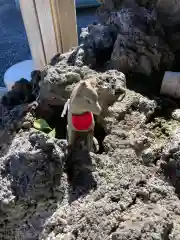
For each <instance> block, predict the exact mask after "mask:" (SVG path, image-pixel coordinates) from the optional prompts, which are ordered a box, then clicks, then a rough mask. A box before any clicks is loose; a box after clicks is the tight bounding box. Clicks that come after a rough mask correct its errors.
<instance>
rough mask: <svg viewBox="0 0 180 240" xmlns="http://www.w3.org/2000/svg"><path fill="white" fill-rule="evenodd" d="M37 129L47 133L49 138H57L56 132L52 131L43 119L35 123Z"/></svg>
mask: <svg viewBox="0 0 180 240" xmlns="http://www.w3.org/2000/svg"><path fill="white" fill-rule="evenodd" d="M33 126H34V128H35V129H37V130H40V131H42V132H44V133H46V134H47V135H48V136H49V137H51V138H55V136H56V130H55V128H54V129H52V128H51V127H50V126H49V124H48V123H47V122H46V121H45V120H44V119H42V118H39V119H36V120H35V121H34V123H33Z"/></svg>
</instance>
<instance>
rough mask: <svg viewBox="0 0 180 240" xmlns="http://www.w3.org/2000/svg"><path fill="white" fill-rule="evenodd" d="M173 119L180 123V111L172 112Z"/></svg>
mask: <svg viewBox="0 0 180 240" xmlns="http://www.w3.org/2000/svg"><path fill="white" fill-rule="evenodd" d="M172 118H173V119H174V120H177V121H180V109H176V110H175V111H174V112H172Z"/></svg>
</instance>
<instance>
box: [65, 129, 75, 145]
mask: <svg viewBox="0 0 180 240" xmlns="http://www.w3.org/2000/svg"><path fill="white" fill-rule="evenodd" d="M67 133H68V145H69V146H73V145H74V141H75V139H76V131H74V130H73V129H72V128H70V127H68V126H67Z"/></svg>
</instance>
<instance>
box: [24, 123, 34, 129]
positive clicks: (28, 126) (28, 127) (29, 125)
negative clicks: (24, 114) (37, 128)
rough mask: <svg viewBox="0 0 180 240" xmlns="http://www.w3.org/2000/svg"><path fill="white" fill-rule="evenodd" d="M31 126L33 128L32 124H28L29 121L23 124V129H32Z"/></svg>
mask: <svg viewBox="0 0 180 240" xmlns="http://www.w3.org/2000/svg"><path fill="white" fill-rule="evenodd" d="M31 126H32V124H31V122H28V121H25V122H23V124H22V128H25V129H30V128H31Z"/></svg>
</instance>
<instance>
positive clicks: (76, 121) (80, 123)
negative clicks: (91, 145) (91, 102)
mask: <svg viewBox="0 0 180 240" xmlns="http://www.w3.org/2000/svg"><path fill="white" fill-rule="evenodd" d="M92 123H93V114H92V113H91V112H86V113H83V114H82V115H75V114H72V125H73V126H74V128H75V129H76V130H77V131H83V130H84V131H85V130H89V128H90V127H91V125H92Z"/></svg>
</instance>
